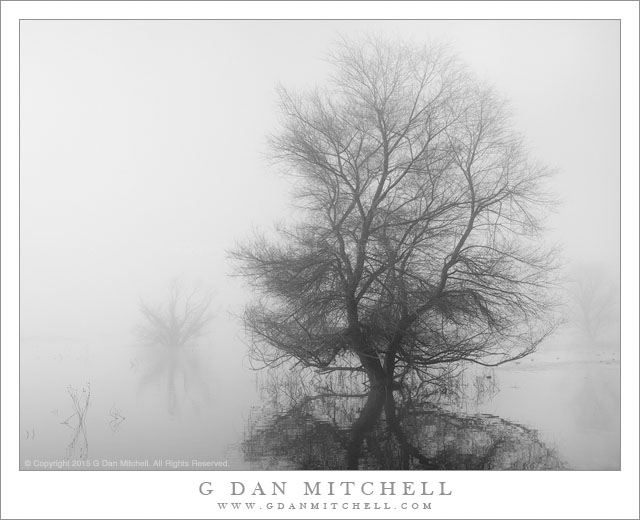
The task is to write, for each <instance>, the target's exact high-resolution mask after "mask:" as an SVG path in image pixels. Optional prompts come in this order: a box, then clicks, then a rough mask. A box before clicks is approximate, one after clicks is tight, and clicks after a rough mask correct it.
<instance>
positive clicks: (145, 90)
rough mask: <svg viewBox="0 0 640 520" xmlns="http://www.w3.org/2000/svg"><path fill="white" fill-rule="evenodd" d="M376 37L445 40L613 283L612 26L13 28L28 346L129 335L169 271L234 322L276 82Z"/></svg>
mask: <svg viewBox="0 0 640 520" xmlns="http://www.w3.org/2000/svg"><path fill="white" fill-rule="evenodd" d="M371 31H373V32H376V33H379V34H383V35H389V36H396V35H402V36H403V37H410V38H412V39H414V40H415V41H416V42H422V41H426V40H428V39H434V40H438V41H445V42H449V43H450V45H451V47H452V49H453V50H454V51H455V52H456V53H457V54H458V55H459V56H460V58H461V59H462V60H463V61H464V62H466V63H467V64H468V65H469V67H470V68H471V70H473V71H475V72H476V74H477V75H478V77H479V78H480V79H482V80H485V81H487V82H489V83H492V84H494V85H495V87H496V88H497V89H498V90H499V91H501V92H502V93H503V94H504V95H505V96H506V97H507V98H508V99H510V101H511V103H512V108H513V111H514V115H515V126H516V129H517V130H518V131H521V132H522V133H523V134H524V135H525V136H526V137H527V139H528V142H529V146H530V149H531V152H532V155H533V156H534V157H535V158H537V159H539V160H540V161H541V162H543V163H545V164H547V165H548V166H550V167H551V168H554V169H557V170H558V174H557V176H556V177H555V179H554V181H553V182H554V185H553V188H554V190H555V191H556V192H557V194H558V195H559V196H560V198H561V199H563V201H564V203H563V205H562V206H561V207H560V208H559V210H558V213H557V214H556V215H554V216H553V218H552V221H551V224H552V226H553V227H554V231H553V233H552V238H553V239H554V240H560V241H562V242H563V243H564V244H565V252H566V255H567V257H568V258H569V259H574V260H580V261H583V262H584V261H586V262H594V263H602V264H604V265H605V266H606V267H607V268H608V269H609V270H610V271H612V272H613V273H617V272H618V264H619V249H620V243H619V190H620V177H619V168H620V164H619V139H620V136H619V89H620V83H619V72H620V71H619V58H620V56H619V24H618V22H616V21H435V22H426V21H425V22H420V21H407V22H400V21H394V22H371V21H367V22H354V21H234V22H231V21H132V22H126V21H116V22H114V21H95V22H90V21H23V22H22V25H21V102H22V106H21V291H22V294H21V296H22V298H21V306H22V309H21V310H22V315H21V325H22V332H23V334H25V335H50V334H52V335H74V334H80V335H82V334H89V333H101V334H102V333H122V332H127V330H128V328H129V327H130V326H131V325H132V323H131V319H132V317H134V316H135V311H136V307H137V302H138V297H139V296H148V297H151V295H153V294H155V293H157V291H158V289H159V288H163V287H164V286H165V285H166V282H167V281H168V280H169V279H170V278H171V277H173V276H177V275H182V276H184V277H185V278H187V279H189V280H193V279H201V280H202V281H203V282H204V283H206V284H208V285H210V286H212V287H213V288H214V290H215V291H216V294H217V298H216V301H217V303H218V304H219V305H220V306H221V307H222V308H223V310H224V309H226V308H229V309H232V310H233V309H235V310H237V307H238V304H239V303H241V302H242V300H243V298H244V296H243V293H242V290H241V287H242V285H241V283H240V282H239V281H238V280H233V279H229V278H228V276H227V275H228V274H229V273H230V268H229V265H228V262H227V260H226V253H225V251H226V250H227V249H229V248H231V247H232V246H233V244H234V243H235V241H236V240H241V239H242V238H244V237H246V236H247V235H248V234H249V233H250V232H251V229H252V227H254V226H262V227H268V226H269V225H270V224H271V222H273V221H274V220H276V219H282V218H286V215H287V207H286V204H287V186H286V185H285V184H283V182H282V181H281V180H280V179H279V178H278V177H277V176H276V175H275V172H274V170H273V169H272V168H271V167H269V166H268V164H267V161H266V160H265V154H266V151H267V150H266V147H265V141H266V139H265V138H266V135H267V134H268V133H269V132H272V131H274V130H275V129H276V128H277V112H276V109H275V86H276V84H277V83H278V82H281V83H282V84H284V85H285V86H287V87H294V88H295V87H305V86H311V85H313V84H315V83H318V82H322V81H323V80H324V79H325V78H326V76H327V74H328V72H329V70H330V69H329V66H328V65H327V63H326V62H324V61H323V56H324V54H325V53H326V51H327V50H328V49H329V47H330V45H331V42H332V41H334V40H335V39H336V37H337V35H338V34H340V33H343V34H349V35H351V36H353V35H357V34H364V33H366V32H371Z"/></svg>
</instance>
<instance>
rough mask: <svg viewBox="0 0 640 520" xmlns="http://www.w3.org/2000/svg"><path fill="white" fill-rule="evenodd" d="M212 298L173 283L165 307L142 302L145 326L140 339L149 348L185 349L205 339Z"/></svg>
mask: <svg viewBox="0 0 640 520" xmlns="http://www.w3.org/2000/svg"><path fill="white" fill-rule="evenodd" d="M210 307H211V294H210V293H208V292H206V291H203V290H202V289H201V288H199V287H196V288H194V289H192V290H187V289H185V288H184V286H183V285H182V284H181V283H180V282H178V281H177V280H174V281H172V282H171V284H170V285H169V290H168V294H167V300H166V302H165V303H164V304H159V305H155V306H152V305H149V304H147V303H145V302H144V301H141V302H140V313H141V314H142V321H143V323H142V324H141V325H140V326H139V327H138V328H137V330H136V332H137V336H138V338H139V339H140V340H141V341H143V342H144V343H147V344H154V345H164V346H169V347H183V346H185V345H187V344H188V343H192V342H194V341H196V340H197V339H199V338H200V337H202V335H203V334H204V333H205V332H206V327H207V325H208V324H209V323H210V321H211V320H212V318H213V316H212V314H211V312H210Z"/></svg>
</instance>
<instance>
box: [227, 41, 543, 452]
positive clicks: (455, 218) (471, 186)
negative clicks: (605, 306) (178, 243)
mask: <svg viewBox="0 0 640 520" xmlns="http://www.w3.org/2000/svg"><path fill="white" fill-rule="evenodd" d="M332 62H333V64H334V65H335V70H334V73H333V74H332V75H331V78H330V82H329V85H328V86H327V87H326V88H324V89H315V90H312V91H308V92H304V93H301V94H297V93H293V92H290V91H288V90H286V89H284V88H280V90H279V95H280V111H281V116H282V130H281V131H280V132H279V133H278V134H277V135H276V136H275V137H273V139H272V146H273V150H274V153H275V157H276V159H278V160H280V161H281V162H282V164H284V165H286V166H287V169H286V172H287V174H288V175H289V176H290V178H291V180H292V182H293V183H294V185H295V188H296V190H297V201H298V206H299V208H300V210H301V213H300V220H299V222H297V223H296V224H294V225H291V226H289V227H288V228H286V229H279V238H278V239H275V240H267V239H266V238H264V237H256V238H255V239H253V240H252V242H251V243H248V244H246V245H244V246H240V247H238V248H237V249H236V250H235V252H234V256H235V258H236V259H237V260H238V261H239V272H240V273H241V274H243V275H244V276H246V277H247V278H248V279H249V280H250V281H251V282H252V284H253V286H254V287H255V289H256V290H258V291H260V294H261V298H259V299H258V300H257V301H256V302H255V303H254V304H252V305H250V306H249V307H248V308H247V310H246V313H245V322H246V326H247V328H248V331H249V332H250V334H251V336H252V345H253V357H254V358H255V359H257V360H259V361H261V362H263V363H264V364H266V365H268V366H273V365H278V364H280V363H282V362H284V361H286V360H289V359H293V360H295V361H296V362H297V363H298V364H299V365H301V366H303V367H311V368H315V369H317V370H320V371H337V370H346V371H352V372H364V373H365V374H366V376H367V380H368V386H369V387H370V393H369V399H368V401H367V403H366V404H365V407H364V409H363V412H362V415H361V416H360V418H359V419H358V421H356V423H357V424H356V425H354V432H355V431H358V429H359V430H360V431H362V429H363V428H366V427H367V425H369V424H370V423H371V422H372V420H376V418H377V417H378V416H379V414H380V411H381V409H382V407H383V402H384V400H385V396H387V397H386V398H387V399H388V398H391V399H392V398H393V397H392V396H393V392H394V391H395V390H399V389H401V388H402V387H403V385H405V384H407V382H408V381H409V380H414V381H415V380H416V379H417V380H422V381H430V380H432V381H434V382H436V383H437V382H438V376H437V375H438V373H439V371H441V370H443V371H445V372H446V371H448V370H450V368H451V366H452V365H455V364H457V363H460V362H474V363H478V364H481V365H487V366H495V365H499V364H502V363H505V362H508V361H512V360H516V359H520V358H522V357H524V356H526V355H528V354H530V353H532V352H534V351H535V349H536V347H537V345H538V344H539V343H540V342H541V341H542V340H543V339H544V338H545V337H546V336H547V335H548V334H550V332H551V331H552V330H553V329H554V327H555V324H554V323H553V322H552V321H551V320H550V318H549V316H550V314H549V311H550V309H551V302H550V301H549V300H550V299H549V297H548V287H549V284H550V273H551V272H552V265H551V264H552V261H551V259H552V255H551V254H550V251H548V250H547V249H545V248H544V247H543V246H542V242H541V240H540V232H541V217H542V215H543V211H544V210H545V208H546V207H547V206H546V205H547V203H548V197H547V196H546V195H545V193H544V190H543V189H542V188H543V182H544V180H545V178H546V177H547V176H548V175H549V171H548V170H547V169H545V168H544V167H542V166H540V165H538V164H537V163H535V162H531V161H530V160H529V159H528V158H527V156H526V153H525V149H524V146H523V142H522V140H521V138H520V137H519V136H518V135H517V134H516V133H514V131H513V130H512V129H511V127H510V122H509V117H508V113H507V110H506V108H505V103H504V102H503V101H502V100H501V99H500V97H499V96H498V95H497V94H496V92H495V91H494V90H492V89H491V88H490V87H487V86H485V85H482V84H480V83H478V82H477V81H476V80H474V79H473V77H472V76H471V75H470V74H469V73H468V72H467V71H466V70H465V68H464V67H463V66H461V65H460V64H459V62H458V61H457V60H456V59H455V58H453V57H452V56H450V55H449V54H448V53H447V52H446V51H445V50H444V49H442V48H440V47H437V46H432V47H425V48H418V47H414V46H411V45H407V44H403V43H392V42H386V41H381V40H379V39H375V38H370V39H367V40H366V41H364V42H363V43H362V45H359V44H353V43H351V42H348V41H343V42H342V43H341V44H339V45H337V46H336V48H335V52H334V53H333V54H332ZM358 441H359V439H358V438H357V435H356V434H354V442H358Z"/></svg>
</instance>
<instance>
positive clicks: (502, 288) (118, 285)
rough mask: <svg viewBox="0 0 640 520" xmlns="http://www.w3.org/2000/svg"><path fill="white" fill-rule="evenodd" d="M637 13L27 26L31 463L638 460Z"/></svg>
mask: <svg viewBox="0 0 640 520" xmlns="http://www.w3.org/2000/svg"><path fill="white" fill-rule="evenodd" d="M620 358H621V335H620V23H619V21H616V20H475V21H474V20H431V21H430V20H386V21H385V20H376V21H373V20H368V21H367V20H360V21H359V20H28V19H27V20H22V21H21V22H20V469H21V470H30V471H43V470H59V471H74V470H80V471H96V470H98V471H112V470H118V471H123V470H132V471H174V470H189V471H193V470H206V471H212V470H255V471H263V470H341V469H351V470H534V471H538V470H552V471H559V470H562V471H570V470H619V469H620V467H621V460H620V459H621V441H620V435H621V426H620V420H621V411H620V397H621V395H620V394H621V390H620Z"/></svg>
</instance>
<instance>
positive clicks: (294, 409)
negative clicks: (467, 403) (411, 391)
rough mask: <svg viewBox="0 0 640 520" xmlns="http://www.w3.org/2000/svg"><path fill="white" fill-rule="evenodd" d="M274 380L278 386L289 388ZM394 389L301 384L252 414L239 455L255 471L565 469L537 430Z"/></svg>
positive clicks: (283, 390) (281, 388)
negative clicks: (280, 403)
mask: <svg viewBox="0 0 640 520" xmlns="http://www.w3.org/2000/svg"><path fill="white" fill-rule="evenodd" d="M485 379H488V378H486V376H485ZM272 383H273V381H272ZM279 383H280V386H279V390H277V392H279V393H282V392H285V393H288V394H290V393H291V392H290V391H289V390H287V387H286V385H282V380H281V381H279ZM306 383H307V384H306V387H307V388H308V387H309V382H308V381H307V382H306ZM301 386H303V387H304V386H305V385H304V384H303V385H301ZM325 390H326V389H325ZM270 391H271V392H273V389H271V390H270ZM399 394H400V395H399V396H398V397H397V398H396V397H395V396H394V395H393V394H389V395H385V394H384V393H382V392H380V391H378V390H377V389H370V390H369V392H368V394H366V397H362V396H358V397H346V395H347V394H346V392H342V393H341V394H340V395H339V396H334V395H330V393H329V392H326V391H325V392H319V393H316V394H308V395H302V391H301V390H299V389H298V395H297V396H296V397H297V399H295V400H291V401H290V405H289V407H288V408H287V409H280V410H278V411H274V412H271V413H265V412H264V411H261V412H258V413H257V414H255V416H254V417H251V418H250V420H249V433H248V435H247V438H246V439H245V441H244V443H243V452H244V456H245V458H246V460H247V461H248V462H250V463H251V464H252V466H253V467H254V468H255V469H327V470H335V469H403V470H405V469H443V470H445V469H446V470H545V469H546V470H552V469H556V470H557V469H563V468H564V466H563V463H562V462H561V461H560V460H559V458H558V456H557V455H556V453H555V452H554V451H553V450H551V449H549V448H547V447H546V446H545V445H544V444H543V443H542V442H541V441H540V439H539V437H538V433H537V432H536V431H534V430H530V429H528V428H525V427H524V426H521V425H519V424H515V423H512V422H509V421H506V420H504V419H501V418H499V417H496V416H492V415H486V414H482V415H471V414H463V413H458V412H453V411H447V410H446V409H444V408H443V407H442V406H438V405H434V404H427V403H426V402H425V401H422V402H420V401H419V400H416V399H415V396H413V398H412V399H407V398H406V392H402V393H400V392H399ZM274 403H275V402H274V401H273V400H272V403H271V404H272V406H273V404H274ZM372 410H373V411H374V413H372Z"/></svg>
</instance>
